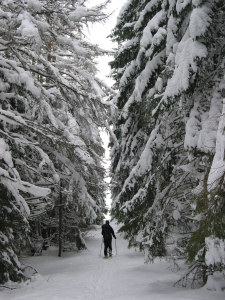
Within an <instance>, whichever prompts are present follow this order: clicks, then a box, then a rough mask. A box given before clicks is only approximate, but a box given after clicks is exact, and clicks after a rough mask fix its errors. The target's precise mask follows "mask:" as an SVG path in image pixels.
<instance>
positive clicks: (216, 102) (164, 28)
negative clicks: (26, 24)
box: [111, 0, 225, 261]
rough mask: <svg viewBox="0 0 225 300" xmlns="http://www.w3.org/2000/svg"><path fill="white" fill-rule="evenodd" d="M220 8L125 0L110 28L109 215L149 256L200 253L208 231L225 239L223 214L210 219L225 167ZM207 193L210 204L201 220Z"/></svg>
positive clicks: (197, 3)
mask: <svg viewBox="0 0 225 300" xmlns="http://www.w3.org/2000/svg"><path fill="white" fill-rule="evenodd" d="M224 13H225V8H224V4H223V1H221V0H218V1H213V2H212V1H208V0H204V1H195V0H187V1H167V0H151V1H149V0H148V1H147V0H142V1H135V0H129V1H127V3H126V4H125V6H124V8H123V9H122V11H121V13H120V16H119V18H118V22H117V25H116V27H115V29H114V31H113V33H112V38H113V39H114V40H115V41H117V42H118V50H117V51H116V54H115V58H114V61H112V62H111V66H112V69H113V70H112V72H113V77H114V79H115V80H116V85H115V87H116V88H118V90H119V92H118V94H117V96H116V97H115V104H116V105H117V107H118V113H117V115H116V116H115V118H116V123H115V125H114V133H115V135H116V137H117V141H118V143H117V144H114V145H112V151H111V157H112V195H113V205H112V214H113V216H114V217H115V218H116V219H117V220H118V221H119V222H121V223H123V224H124V225H122V227H121V229H120V230H121V231H124V232H125V236H126V237H127V238H128V240H129V244H130V245H131V246H132V245H133V246H138V247H139V248H140V249H144V251H145V254H146V260H147V261H149V260H152V259H154V257H156V256H165V255H166V256H173V257H174V256H175V257H184V256H185V255H186V252H185V251H186V250H187V252H188V253H189V255H190V257H191V258H192V259H194V255H195V254H196V253H197V251H200V249H201V248H202V246H203V240H204V239H205V240H207V237H209V236H212V235H213V236H214V237H215V238H220V239H221V243H223V245H224V237H222V236H221V233H222V232H223V231H224V227H223V225H222V224H224V221H223V222H222V220H221V222H222V223H221V226H219V228H218V226H217V230H216V229H215V228H214V229H213V228H212V226H211V225H210V224H211V221H212V219H213V220H215V218H216V216H215V215H214V214H213V211H214V209H213V207H215V205H216V204H215V203H216V199H217V197H211V196H210V194H211V192H212V190H218V191H221V188H220V189H219V185H220V186H223V184H224V173H225V167H224V166H225V163H224V123H225V122H224V115H223V97H224V94H223V92H224V87H225V85H224V41H225V38H224V33H223V32H222V31H223V29H222V28H224V25H225V24H224ZM219 170H220V171H219ZM221 184H222V185H221ZM203 191H205V192H206V196H205V199H208V197H210V200H208V201H209V202H210V203H211V204H209V202H208V201H207V203H208V208H207V209H206V208H205V207H202V214H201V218H200V219H199V218H197V217H196V216H195V207H196V205H194V203H195V199H196V198H198V195H201V193H202V192H203ZM219 193H220V192H219ZM214 195H215V194H214ZM199 197H200V196H199ZM218 197H220V199H222V198H221V196H218ZM200 198H201V197H200ZM221 201H222V200H221ZM197 207H198V209H201V205H200V202H199V203H198V204H197ZM222 207H223V205H222V204H221V206H220V208H222ZM209 211H211V213H210V212H209ZM203 215H204V216H205V217H203ZM210 216H211V217H210ZM221 218H222V219H223V217H222V215H221ZM215 224H216V222H215ZM206 225H207V226H206ZM215 226H216V225H215ZM203 227H204V234H203V232H202V229H203ZM193 232H194V234H193V235H192V233H193ZM219 232H220V233H219ZM200 235H201V241H202V242H201V241H200V239H199V238H198V236H200ZM191 236H192V237H191ZM190 238H191V240H190ZM188 243H189V244H188ZM193 244H195V246H193ZM187 245H189V246H188V247H187ZM193 248H194V249H195V250H194V249H193ZM193 252H194V253H193Z"/></svg>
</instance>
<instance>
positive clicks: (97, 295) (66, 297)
mask: <svg viewBox="0 0 225 300" xmlns="http://www.w3.org/2000/svg"><path fill="white" fill-rule="evenodd" d="M87 245H88V250H87V251H81V252H80V253H78V254H77V253H63V257H62V258H58V257H57V251H56V250H54V249H52V250H51V251H46V252H44V253H43V255H42V256H39V257H38V256H36V257H32V258H29V259H27V260H26V264H28V265H31V266H33V267H34V268H35V269H37V270H38V272H39V275H37V276H36V278H35V280H33V281H32V282H30V283H26V284H22V285H19V287H18V289H16V290H5V289H4V290H1V291H0V299H2V300H3V299H4V300H12V299H14V300H72V299H76V300H103V299H104V300H139V299H140V300H142V299H143V300H147V299H148V300H195V299H198V300H214V299H217V300H220V299H221V300H222V299H224V293H223V292H221V293H220V292H219V293H218V292H211V291H208V290H206V289H205V288H202V289H198V290H190V289H184V288H177V287H176V288H174V287H173V286H172V285H173V283H174V281H176V279H178V278H179V276H180V275H179V274H177V273H173V272H171V271H170V269H169V268H168V267H169V264H168V263H166V262H160V261H158V262H156V263H154V264H149V265H145V264H143V256H142V254H140V253H137V252H135V251H134V250H133V249H131V250H129V249H127V242H126V241H124V240H123V239H122V238H121V237H119V236H118V239H117V249H118V255H117V256H114V257H113V258H112V259H104V258H103V257H100V256H99V253H100V245H101V234H100V228H99V230H96V231H92V232H91V233H90V236H89V237H88V239H87ZM113 246H114V250H115V244H114V240H113Z"/></svg>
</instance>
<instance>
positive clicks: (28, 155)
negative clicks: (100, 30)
mask: <svg viewBox="0 0 225 300" xmlns="http://www.w3.org/2000/svg"><path fill="white" fill-rule="evenodd" d="M108 2H110V1H105V2H104V1H102V4H98V5H97V4H96V5H95V4H94V3H95V1H93V3H92V2H91V5H90V1H88V0H57V1H54V0H22V1H17V0H0V103H1V106H0V284H1V285H2V286H3V285H4V286H5V285H7V282H21V281H22V282H23V281H25V282H26V279H27V269H26V261H25V260H24V259H23V260H22V263H21V258H22V257H24V256H26V257H30V256H32V255H33V256H35V257H36V256H38V255H40V258H39V260H36V262H37V261H38V262H39V263H40V266H42V263H44V264H45V262H47V260H48V258H47V260H46V261H45V260H44V256H43V260H41V258H42V256H41V254H42V251H45V250H47V249H50V250H51V249H54V251H52V252H51V251H50V250H47V251H49V252H48V253H49V254H47V257H48V255H49V256H50V255H51V253H54V255H55V254H56V251H55V249H56V247H57V255H58V256H59V257H61V256H62V255H64V254H63V252H64V251H70V252H69V253H73V255H74V257H75V260H74V268H76V263H77V264H79V259H78V258H79V257H80V259H83V258H84V257H85V255H88V254H87V253H86V252H85V251H88V250H89V249H88V245H89V244H90V247H92V248H91V251H92V252H90V253H91V254H89V256H88V257H86V259H87V261H88V263H89V264H90V268H91V270H92V268H93V270H95V271H94V272H97V271H98V261H97V260H96V258H94V260H93V257H92V255H93V253H95V254H96V256H98V251H99V248H96V247H98V246H100V245H97V240H93V241H92V242H91V243H90V241H89V244H88V243H86V240H85V236H86V237H88V232H89V231H90V228H92V229H93V228H98V230H100V227H97V225H101V224H102V223H103V220H104V218H105V214H106V211H107V210H106V203H105V199H106V192H107V188H108V187H107V184H106V182H105V174H106V170H105V169H104V165H103V158H104V147H103V142H102V139H101V136H100V133H101V130H107V131H108V132H109V133H110V144H109V147H110V151H111V168H110V176H111V183H110V188H111V194H112V208H111V216H112V218H113V219H114V221H116V222H118V225H117V226H118V227H119V233H121V236H122V237H123V238H125V239H127V240H128V246H129V247H134V248H135V249H136V251H140V253H144V257H143V259H142V263H143V262H146V263H154V262H155V261H156V266H157V267H155V268H161V267H162V268H165V264H164V265H161V264H160V263H159V258H160V259H162V260H164V261H165V259H166V260H167V263H170V262H172V263H173V265H174V266H177V267H178V265H182V266H183V263H184V262H186V263H187V265H186V267H184V268H183V269H185V270H186V271H185V272H183V273H182V274H180V276H179V278H178V276H175V277H176V279H175V281H176V282H177V284H178V285H179V286H186V287H195V288H196V287H202V286H207V288H208V289H212V290H213V289H214V290H215V289H216V290H222V289H223V290H224V289H225V284H222V285H221V282H223V281H224V277H225V71H224V70H225V3H224V0H214V1H211V0H126V1H124V6H123V8H122V10H121V11H120V14H119V16H118V19H117V24H116V26H115V28H114V29H113V31H112V33H111V36H110V38H111V39H112V40H113V41H114V42H115V43H116V45H117V48H116V49H114V57H113V58H112V61H111V62H110V66H111V68H112V78H113V79H114V82H115V84H114V85H113V86H112V87H108V86H107V84H106V83H104V82H103V81H102V80H100V79H99V78H98V76H97V72H98V67H97V65H96V58H97V57H101V56H103V55H109V54H111V52H110V53H109V52H108V51H106V50H104V49H101V48H100V47H99V46H98V45H96V44H94V43H91V42H90V41H88V39H87V37H86V33H87V27H88V26H89V25H90V24H94V23H99V22H103V23H104V22H107V17H108V16H107V14H106V11H105V8H106V7H107V4H108ZM93 225H94V226H95V227H93ZM115 226H116V225H115ZM119 233H118V234H119ZM89 238H90V237H89ZM87 239H88V238H87ZM98 241H99V242H100V237H98ZM123 243H124V241H121V244H123ZM123 245H125V244H123ZM51 247H53V248H51ZM124 249H125V248H123V251H122V253H123V255H121V257H120V258H119V253H118V259H120V261H119V260H118V261H117V264H116V262H115V264H116V265H115V267H114V269H113V268H112V269H111V270H113V272H114V271H115V270H116V269H115V268H116V266H117V267H118V268H119V267H120V271H121V272H125V271H124V270H126V273H125V274H128V272H129V268H127V265H126V264H130V260H129V261H128V258H129V257H130V254H129V253H130V252H127V251H128V250H124ZM81 250H83V252H82V253H85V254H78V253H79V251H81ZM89 251H90V250H89ZM100 254H101V253H100ZM67 255H68V254H67ZM79 255H80V256H79ZM132 257H133V259H135V257H136V256H135V255H134V256H132ZM113 259H114V258H113ZM115 259H116V258H115ZM123 259H124V260H123ZM67 262H68V264H70V263H72V256H71V257H69V260H68V261H67ZM75 262H76V263H75ZM135 262H138V263H140V259H139V256H138V260H135ZM30 263H31V264H32V263H35V260H32V259H31V260H30ZM54 264H55V265H57V261H56V260H54ZM149 265H151V264H149ZM66 266H67V265H66ZM87 266H88V265H87ZM100 266H101V268H100V269H99V272H100V271H105V272H106V273H104V274H107V267H105V265H104V266H103V263H101V264H100ZM35 268H37V266H35ZM57 268H58V269H57ZM68 268H69V265H68ZM135 268H136V265H135ZM148 268H150V267H148ZM37 269H38V268H37ZM40 269H42V267H40ZM56 269H57V272H58V270H59V269H60V268H59V267H58V265H57V267H56ZM82 269H83V270H84V271H85V272H87V273H88V267H85V266H84V265H83V267H82ZM135 270H136V269H135ZM147 270H148V271H147ZM45 271H46V270H45ZM76 272H77V273H76V274H77V276H78V277H77V278H79V275H82V276H81V278H80V279H79V280H80V283H81V282H83V280H84V279H83V273H82V274H81V273H79V272H78V271H76ZM144 272H145V274H148V273H147V272H149V269H145V271H144ZM114 273H116V271H115V272H114ZM46 274H48V272H46ZM104 274H103V275H104ZM131 274H132V273H130V274H129V280H130V281H132V275H131ZM137 274H138V272H137V270H136V271H135V273H134V276H138V275H137ZM142 275H143V274H142ZM46 276H47V275H46ZM64 276H66V275H64ZM121 276H122V275H121ZM168 276H169V275H168ZM168 276H167V277H168ZM84 277H85V274H84ZM96 277H98V274H97V273H96V274H95V275H94V276H89V277H88V276H87V277H86V280H93V281H94V280H95V279H96ZM103 277H104V276H103ZM103 277H101V278H103ZM153 277H154V276H152V279H153ZM65 278H66V277H65ZM99 278H100V277H99ZM121 278H122V277H121ZM140 278H142V279H143V280H144V278H145V276H140ZM34 280H35V279H34ZM68 280H69V279H68ZM47 281H48V280H47ZM66 281H67V279H65V282H66ZM59 282H60V280H59ZM62 282H64V281H62ZM112 282H113V281H112ZM218 282H220V284H219V283H218ZM114 283H115V282H114ZM173 283H174V282H173ZM216 283H218V284H217V285H216ZM91 284H92V285H94V282H92V283H91ZM138 284H139V283H138ZM146 284H147V283H146ZM78 285H79V282H78ZM106 286H107V287H108V288H109V283H107V285H106ZM125 286H126V285H125ZM215 286H216V288H215ZM97 287H98V286H97ZM72 288H73V285H71V292H72V293H73V291H72ZM115 288H116V287H115ZM170 288H171V286H170ZM31 289H32V287H31ZM78 289H79V288H78ZM110 290H111V288H110ZM146 290H147V289H146ZM100 292H101V291H100V290H99V293H100ZM0 293H1V291H0ZM22 293H23V291H22ZM121 293H122V292H121ZM90 295H91V294H90ZM205 295H206V294H205V293H204V295H203V296H202V298H201V299H206V298H205ZM4 297H6V296H4ZM102 297H103V296H101V297H100V298H99V296H98V294H95V296H93V298H92V299H102ZM135 297H137V298H129V297H128V298H127V299H145V297H146V299H147V298H148V294H145V295H144V296H143V298H141V296H140V297H139V296H138V295H136V296H135ZM0 298H1V296H0ZM45 298H46V299H48V296H46V297H45ZM13 299H16V298H13ZM21 299H22V298H21ZM33 299H34V298H33ZM35 299H36V298H35ZM43 299H44V298H43ZM57 299H58V298H57ZM59 299H60V298H59ZM68 299H86V298H85V297H83V296H82V294H79V295H78V296H77V298H76V296H74V297H73V296H70V297H69V298H68ZM90 299H91V298H90ZM108 299H114V298H113V296H112V297H111V298H108ZM118 299H126V298H125V297H124V298H118ZM159 299H163V298H159ZM168 299H169V298H168ZM177 299H179V296H178V298H177ZM196 299H197V298H196ZM198 299H200V298H198ZM209 299H212V298H210V296H209ZM221 299H222V298H221Z"/></svg>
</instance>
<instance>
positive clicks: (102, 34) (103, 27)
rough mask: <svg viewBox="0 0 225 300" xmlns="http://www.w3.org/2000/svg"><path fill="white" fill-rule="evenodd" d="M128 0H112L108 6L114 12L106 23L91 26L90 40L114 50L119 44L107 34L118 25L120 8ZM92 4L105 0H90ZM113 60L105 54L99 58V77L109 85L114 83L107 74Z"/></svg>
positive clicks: (108, 9) (104, 47)
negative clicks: (109, 64) (114, 42)
mask: <svg viewBox="0 0 225 300" xmlns="http://www.w3.org/2000/svg"><path fill="white" fill-rule="evenodd" d="M126 1H127V0H111V3H109V4H108V6H107V12H108V13H112V15H111V16H110V17H109V19H108V20H107V21H106V22H105V23H104V24H102V23H96V24H94V25H93V26H91V27H90V28H89V32H90V40H91V42H92V43H96V44H98V45H99V46H100V47H101V48H103V49H107V50H112V49H113V48H115V47H116V46H117V45H116V44H113V43H112V41H111V40H110V38H107V36H109V35H110V33H111V31H112V30H113V28H114V27H115V25H116V20H117V16H118V14H119V12H120V9H121V8H122V6H123V5H124V3H125V2H126ZM89 2H90V6H94V5H96V4H100V3H103V2H105V1H104V0H89ZM110 60H112V57H107V56H103V57H101V58H99V59H98V62H99V71H100V73H99V74H98V77H100V78H101V79H103V80H104V81H105V82H106V83H107V84H108V85H110V86H111V85H112V84H113V80H112V79H110V78H108V77H107V75H109V73H110V67H109V66H108V62H109V61H110Z"/></svg>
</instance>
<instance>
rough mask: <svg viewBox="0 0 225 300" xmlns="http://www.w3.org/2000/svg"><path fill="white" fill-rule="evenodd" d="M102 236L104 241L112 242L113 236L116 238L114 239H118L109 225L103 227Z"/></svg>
mask: <svg viewBox="0 0 225 300" xmlns="http://www.w3.org/2000/svg"><path fill="white" fill-rule="evenodd" d="M102 235H103V238H104V240H111V239H112V236H113V237H114V239H115V238H116V236H115V233H114V231H113V229H112V227H111V226H110V225H109V224H103V225H102Z"/></svg>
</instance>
